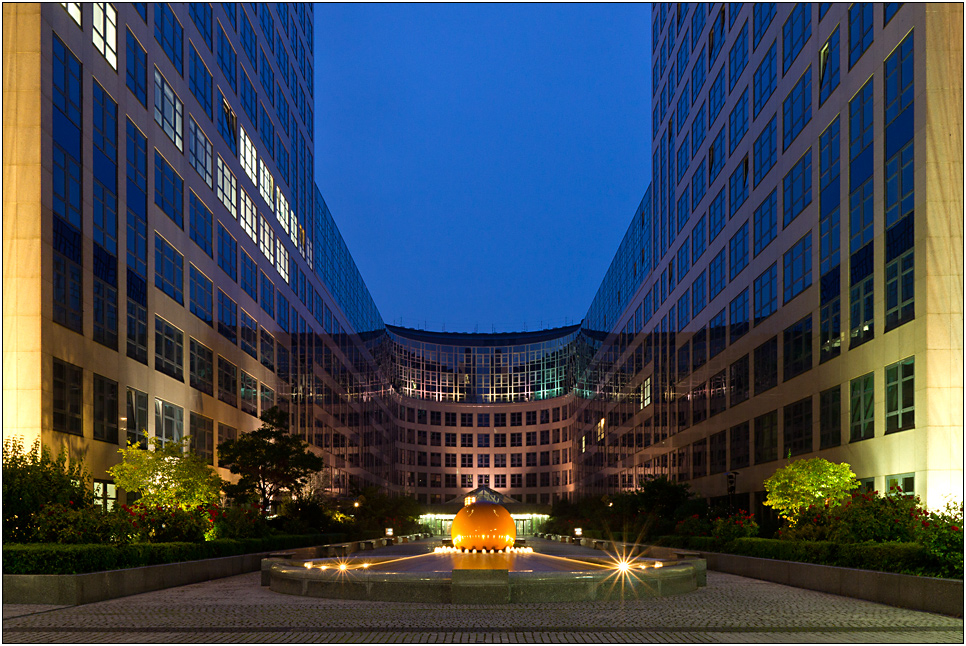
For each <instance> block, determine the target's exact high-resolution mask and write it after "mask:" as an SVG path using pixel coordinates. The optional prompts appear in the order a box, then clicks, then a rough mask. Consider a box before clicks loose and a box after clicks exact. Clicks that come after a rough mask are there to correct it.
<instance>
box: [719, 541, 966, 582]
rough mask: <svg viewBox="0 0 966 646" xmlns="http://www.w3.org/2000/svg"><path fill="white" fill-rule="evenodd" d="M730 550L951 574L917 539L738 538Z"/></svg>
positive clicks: (868, 567) (886, 569)
mask: <svg viewBox="0 0 966 646" xmlns="http://www.w3.org/2000/svg"><path fill="white" fill-rule="evenodd" d="M728 552H729V553H731V554H740V555H743V556H755V557H758V558H768V559H778V560H782V561H796V562H799V563H818V564H822V565H836V566H839V567H848V568H856V569H861V570H876V571H879V572H897V573H902V574H921V575H927V576H948V575H946V574H944V570H943V568H942V564H941V563H940V562H939V561H938V560H937V559H936V558H934V557H933V556H932V555H930V554H929V552H928V551H927V550H926V549H925V548H924V547H923V546H922V545H919V544H917V543H875V542H866V543H833V542H831V541H789V540H778V539H769V538H739V539H737V540H735V541H734V542H732V543H731V544H730V545H729V546H728ZM960 567H962V566H961V565H960ZM960 576H961V574H960Z"/></svg>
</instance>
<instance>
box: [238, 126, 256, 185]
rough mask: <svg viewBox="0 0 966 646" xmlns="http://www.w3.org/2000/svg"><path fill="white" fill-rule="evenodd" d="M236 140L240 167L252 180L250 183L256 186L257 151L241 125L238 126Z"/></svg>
mask: <svg viewBox="0 0 966 646" xmlns="http://www.w3.org/2000/svg"><path fill="white" fill-rule="evenodd" d="M238 141H239V144H240V145H239V148H240V153H239V157H240V159H241V165H242V169H244V171H245V174H246V175H248V179H250V180H251V181H252V185H254V186H258V152H257V151H256V149H255V144H254V143H252V140H251V139H250V138H249V137H248V133H246V132H245V129H244V128H242V127H241V126H239V127H238Z"/></svg>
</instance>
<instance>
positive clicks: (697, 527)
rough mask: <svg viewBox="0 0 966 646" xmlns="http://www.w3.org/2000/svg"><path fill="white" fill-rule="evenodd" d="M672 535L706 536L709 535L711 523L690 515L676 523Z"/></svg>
mask: <svg viewBox="0 0 966 646" xmlns="http://www.w3.org/2000/svg"><path fill="white" fill-rule="evenodd" d="M674 533H675V534H677V535H679V536H708V535H709V534H711V523H710V522H709V521H708V519H707V518H701V516H700V515H698V514H692V515H691V516H688V517H687V518H683V519H681V520H679V521H678V524H677V525H676V526H675V527H674Z"/></svg>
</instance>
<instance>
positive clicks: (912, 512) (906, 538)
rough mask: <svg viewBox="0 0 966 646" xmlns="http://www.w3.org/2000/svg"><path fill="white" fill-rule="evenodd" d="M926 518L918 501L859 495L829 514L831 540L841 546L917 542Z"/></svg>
mask: <svg viewBox="0 0 966 646" xmlns="http://www.w3.org/2000/svg"><path fill="white" fill-rule="evenodd" d="M924 515H925V512H924V511H923V510H922V509H921V508H920V506H919V498H918V497H913V496H902V495H890V496H880V495H879V493H878V492H877V491H873V492H872V493H855V494H853V495H852V498H851V500H849V501H848V502H846V503H845V504H844V505H842V506H841V507H838V508H836V509H835V510H834V511H833V512H830V513H829V520H828V524H829V529H828V538H829V540H833V541H836V542H839V543H863V542H867V541H875V542H878V543H882V542H913V541H916V540H917V539H918V535H919V533H920V529H921V522H922V517H923V516H924Z"/></svg>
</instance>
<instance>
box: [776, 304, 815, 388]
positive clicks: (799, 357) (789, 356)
mask: <svg viewBox="0 0 966 646" xmlns="http://www.w3.org/2000/svg"><path fill="white" fill-rule="evenodd" d="M783 345H784V354H785V370H784V376H783V379H784V380H785V381H788V380H789V379H792V378H793V377H797V376H798V375H800V374H802V373H803V372H807V371H809V370H811V369H812V315H811V314H809V315H808V316H806V317H805V318H803V319H802V320H800V321H798V322H797V323H795V324H793V325H791V326H789V327H787V328H785V332H784V342H783Z"/></svg>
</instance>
